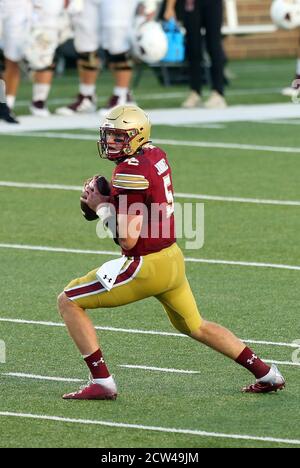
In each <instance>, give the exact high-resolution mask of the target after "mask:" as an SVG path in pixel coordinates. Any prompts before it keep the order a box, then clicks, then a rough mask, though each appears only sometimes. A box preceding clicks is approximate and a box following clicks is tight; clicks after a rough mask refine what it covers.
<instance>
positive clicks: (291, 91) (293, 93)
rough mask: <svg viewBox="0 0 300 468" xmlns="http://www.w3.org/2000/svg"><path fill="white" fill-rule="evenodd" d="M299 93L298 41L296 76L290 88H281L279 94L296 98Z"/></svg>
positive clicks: (299, 50)
mask: <svg viewBox="0 0 300 468" xmlns="http://www.w3.org/2000/svg"><path fill="white" fill-rule="evenodd" d="M299 92H300V41H299V47H298V58H297V60H296V74H295V78H294V80H293V81H292V82H291V84H290V86H287V87H286V88H283V90H282V91H281V94H282V95H283V96H288V97H298V96H299Z"/></svg>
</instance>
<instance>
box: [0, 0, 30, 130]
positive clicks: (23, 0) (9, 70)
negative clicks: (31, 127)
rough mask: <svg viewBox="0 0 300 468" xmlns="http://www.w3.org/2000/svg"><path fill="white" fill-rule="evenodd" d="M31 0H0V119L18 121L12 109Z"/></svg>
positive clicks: (28, 23)
mask: <svg viewBox="0 0 300 468" xmlns="http://www.w3.org/2000/svg"><path fill="white" fill-rule="evenodd" d="M30 19H31V0H0V39H1V42H2V46H3V52H4V57H5V71H4V74H3V78H4V81H5V84H6V102H5V103H2V105H1V107H0V120H4V121H5V122H8V123H13V124H15V123H18V120H17V119H16V117H15V115H14V113H13V109H14V106H15V101H16V96H17V92H18V88H19V84H20V77H21V72H20V67H19V62H20V61H21V60H22V59H23V57H24V44H25V40H26V37H27V34H28V31H29V27H30Z"/></svg>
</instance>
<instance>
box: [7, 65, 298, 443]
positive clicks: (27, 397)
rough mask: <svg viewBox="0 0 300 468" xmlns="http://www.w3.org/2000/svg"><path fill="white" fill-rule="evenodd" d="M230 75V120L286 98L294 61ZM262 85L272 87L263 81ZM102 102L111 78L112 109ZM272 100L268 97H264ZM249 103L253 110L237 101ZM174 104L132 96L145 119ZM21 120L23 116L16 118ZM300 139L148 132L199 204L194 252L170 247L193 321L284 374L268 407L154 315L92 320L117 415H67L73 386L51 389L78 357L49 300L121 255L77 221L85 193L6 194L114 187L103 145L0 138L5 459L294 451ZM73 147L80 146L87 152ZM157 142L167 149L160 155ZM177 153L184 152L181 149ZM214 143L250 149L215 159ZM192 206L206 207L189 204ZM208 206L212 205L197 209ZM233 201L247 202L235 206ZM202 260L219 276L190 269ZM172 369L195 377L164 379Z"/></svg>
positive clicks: (107, 405) (171, 129) (83, 406)
mask: <svg viewBox="0 0 300 468" xmlns="http://www.w3.org/2000/svg"><path fill="white" fill-rule="evenodd" d="M231 67H232V70H233V71H234V72H235V73H236V74H237V77H238V78H237V79H236V80H235V81H234V82H233V83H232V87H231V88H230V90H231V91H234V90H235V91H236V94H234V93H233V92H232V93H231V94H230V92H229V97H228V100H229V102H230V103H231V104H238V103H267V102H284V100H286V99H285V98H282V97H281V96H280V95H279V94H278V93H277V92H275V91H274V90H275V89H277V88H280V87H281V86H284V85H287V84H288V82H287V83H286V80H289V77H290V76H292V74H293V62H292V61H283V60H282V61H279V60H276V61H272V62H270V63H267V62H259V61H257V62H246V63H243V64H242V63H239V62H237V63H233V64H232V66H231ZM267 70H269V71H267ZM270 70H273V71H274V73H271V76H270ZM258 71H259V72H258ZM70 83H71V84H73V85H75V83H76V78H75V77H72V76H68V77H66V78H61V79H59V80H58V81H57V83H56V84H55V86H56V87H55V89H54V91H53V92H54V94H55V97H57V98H59V99H60V98H64V99H65V98H67V97H69V96H72V94H74V93H73V91H74V86H73V88H72V86H69V85H70ZM109 87H110V83H109V77H108V76H105V80H104V84H103V88H105V92H106V94H107V93H108V90H109ZM268 87H269V88H270V89H271V91H270V92H269V93H268V92H266V93H260V92H259V91H258V90H262V89H267V88H268ZM99 89H100V87H99ZM247 89H248V90H249V89H252V90H253V94H250V93H249V94H247V92H246V91H247ZM29 90H30V89H29V84H28V83H27V84H26V83H25V84H24V85H23V87H22V89H21V99H23V100H27V101H28V99H29ZM230 90H229V91H230ZM255 90H256V91H257V93H255ZM272 90H273V91H272ZM184 91H185V88H184V87H174V89H173V87H172V88H170V89H167V90H165V89H162V88H161V87H160V86H159V85H158V84H157V82H156V81H155V79H154V78H153V76H152V75H151V73H149V72H147V73H146V74H145V76H144V77H143V78H142V80H141V83H140V86H139V88H138V90H137V91H136V94H137V95H140V96H144V97H143V98H141V99H139V103H140V104H141V105H143V106H146V107H149V108H150V107H157V108H158V107H176V106H178V105H179V103H180V102H181V100H182V98H180V97H177V98H170V99H167V97H166V96H165V99H157V100H151V102H150V101H149V100H148V99H147V97H146V94H147V93H150V92H151V93H162V94H163V93H166V95H167V94H168V93H171V92H178V93H183V94H182V95H184ZM239 91H240V94H239ZM242 91H244V94H243V93H242ZM99 95H100V94H99ZM25 109H26V107H25V106H24V107H23V108H22V107H20V108H19V110H20V112H22V111H23V112H24V111H25ZM274 118H280V116H274ZM258 120H259V116H258ZM170 124H172V122H170ZM299 125H300V120H299V121H293V122H289V121H286V122H282V123H281V124H274V123H268V122H266V123H260V122H256V123H253V122H252V123H249V122H244V123H230V124H222V125H221V126H220V128H207V126H199V127H176V126H172V125H170V126H156V127H154V128H153V133H152V136H153V140H154V142H155V141H156V140H159V141H160V142H161V143H160V146H161V147H162V148H163V149H164V150H166V151H167V152H168V155H169V159H170V162H171V164H172V166H173V178H174V185H175V191H176V192H177V194H181V195H179V196H178V198H177V199H176V200H177V201H178V202H182V203H183V202H190V203H191V202H193V203H195V202H196V201H200V202H201V201H203V202H204V203H205V244H204V247H203V248H202V249H201V250H188V249H186V248H185V239H180V240H179V244H180V245H181V247H182V248H183V249H184V254H185V257H186V259H187V263H186V267H187V275H188V278H189V280H190V283H191V286H192V289H193V291H194V293H195V296H196V299H197V302H198V303H199V307H200V309H201V311H202V314H203V316H204V317H205V318H207V319H208V320H212V321H217V322H219V323H221V324H223V325H224V326H227V327H229V328H230V329H232V330H233V331H234V332H235V333H236V334H237V335H238V336H239V337H241V338H243V339H245V340H248V341H249V343H250V344H249V346H251V347H253V348H254V349H255V351H256V352H257V353H258V354H259V355H260V356H261V357H263V358H265V359H266V360H268V361H275V362H281V364H278V366H279V367H280V369H281V371H282V373H283V374H284V375H285V377H286V379H287V388H286V389H285V390H284V391H283V392H280V393H278V394H269V395H245V394H242V393H240V388H241V387H242V386H243V385H244V384H248V383H250V382H251V381H252V380H253V379H252V376H251V375H249V374H248V373H247V372H246V371H245V370H243V369H242V368H240V367H238V366H236V365H234V364H233V363H231V362H230V361H229V360H227V359H225V358H224V357H223V356H220V355H218V354H216V353H214V352H213V351H211V350H209V349H206V348H205V347H204V346H200V345H199V344H198V343H195V342H192V341H191V340H189V339H188V338H186V337H182V336H179V335H173V334H174V333H176V331H175V330H174V329H172V327H171V325H170V324H169V322H168V319H167V317H166V316H165V314H164V312H163V309H162V308H161V306H160V305H159V303H157V302H156V301H155V300H154V299H149V300H146V301H143V302H140V303H138V304H134V305H132V306H126V307H121V308H118V309H116V310H101V311H98V312H97V311H95V312H93V313H91V317H92V318H93V320H94V323H95V324H96V325H97V326H98V327H104V328H105V327H109V328H110V329H107V328H106V329H104V330H102V331H101V330H100V329H99V332H98V333H99V336H100V340H101V344H102V347H103V350H104V354H105V357H106V361H107V362H108V364H109V367H110V370H111V372H112V373H113V374H114V376H115V378H116V381H117V383H118V387H119V397H118V399H117V400H116V401H115V402H76V401H69V402H66V401H63V400H62V399H61V395H62V394H63V393H65V392H66V391H71V390H73V389H74V390H75V389H77V388H78V386H79V385H80V384H81V382H72V381H70V382H68V381H59V380H58V381H55V380H47V379H46V377H51V378H64V379H80V380H83V383H84V380H85V379H86V378H87V371H86V367H85V366H84V364H83V363H82V360H81V358H80V356H79V353H78V351H76V349H75V347H74V345H73V344H72V342H71V341H70V339H69V337H68V335H67V332H66V330H65V328H64V327H62V326H59V324H60V325H62V322H61V319H60V317H59V316H58V314H57V312H56V296H57V294H58V293H59V292H60V291H61V290H62V288H63V287H64V286H65V285H66V283H68V282H69V281H70V280H71V279H72V278H73V277H77V276H79V275H82V274H84V273H86V272H87V271H89V270H90V269H92V268H96V267H97V266H98V265H99V266H100V265H101V263H102V262H104V261H105V260H108V259H110V258H112V257H111V256H110V255H108V254H107V253H105V252H107V251H117V247H116V246H115V244H113V243H111V242H110V241H109V240H99V239H98V238H97V236H96V233H95V224H93V223H87V222H86V221H84V219H83V218H82V217H81V214H80V211H79V191H76V190H68V187H65V189H64V190H62V189H61V188H59V187H57V188H56V189H46V188H29V187H28V186H26V185H25V186H24V187H21V188H18V187H13V186H9V187H7V186H4V184H3V182H9V183H17V182H18V183H24V184H30V183H40V184H60V185H65V186H80V185H81V184H82V182H83V180H84V179H86V178H87V177H89V176H91V175H93V174H95V173H99V172H100V173H103V174H104V175H106V176H107V177H108V176H109V175H110V171H111V170H112V167H111V165H110V163H108V162H104V161H101V160H100V159H99V158H98V157H97V151H96V145H95V141H96V139H97V131H96V129H90V130H76V131H68V132H66V131H64V132H63V133H64V134H65V133H68V134H70V135H72V134H74V135H75V136H76V138H77V139H76V140H75V139H74V140H72V139H64V138H59V136H62V135H60V132H59V131H51V132H47V133H48V138H46V137H45V135H44V134H43V133H44V132H41V133H40V135H39V136H35V137H29V136H15V135H14V136H5V135H1V134H0V197H1V224H0V259H1V260H0V271H1V282H2V288H1V291H2V296H1V306H0V340H4V341H5V344H6V351H7V360H6V364H0V382H1V399H0V433H1V437H0V446H1V447H109V448H112V447H153V448H155V447H159V448H169V447H174V448H175V447H178V448H180V447H185V448H199V447H294V446H297V445H299V444H300V427H299V416H300V413H299V397H300V390H299V389H300V386H299V375H300V374H299V372H300V368H299V365H300V364H299V362H298V363H297V362H293V357H292V353H294V358H295V354H296V357H297V354H299V353H297V349H295V348H293V347H292V346H291V345H290V344H291V343H292V342H293V341H294V340H297V339H298V340H300V328H299V318H298V317H299V312H298V308H299V274H300V271H299V270H300V249H299V230H300V221H299V219H300V217H299V213H300V194H299V173H300V136H299ZM49 133H50V135H49ZM81 135H83V136H90V140H83V139H82V140H81V139H80V138H81V137H80V136H81ZM49 136H50V138H49ZM167 139H168V140H172V141H173V143H172V144H164V143H163V140H167ZM182 141H189V142H190V143H191V144H190V146H187V145H185V146H183V145H182V144H181V142H182ZM197 142H207V146H206V147H202V148H201V147H197V146H195V143H197ZM214 142H218V143H224V144H228V143H231V144H236V145H249V148H248V149H243V148H238V147H235V148H228V147H227V148H225V147H224V148H212V147H210V146H209V143H214ZM193 144H194V145H193ZM258 147H268V149H266V148H265V149H263V148H258ZM288 148H290V150H288ZM293 148H294V149H295V151H292V149H293ZM281 149H282V150H281ZM298 149H299V152H298V153H297V150H298ZM1 183H2V186H1ZM11 185H13V184H11ZM182 194H184V195H182ZM199 194H200V195H202V198H201V197H200V198H199V199H195V198H193V196H194V195H199ZM212 196H217V197H220V199H219V200H208V199H206V197H207V198H209V197H212ZM229 197H230V198H231V201H230V200H229V199H228V198H229ZM232 198H233V200H232ZM240 198H243V199H248V201H247V200H246V201H245V200H244V201H243V202H242V201H238V200H237V199H240ZM285 203H286V204H285ZM26 246H27V247H26ZM28 246H31V247H32V248H34V249H35V250H29V247H28ZM45 248H52V250H50V249H48V250H45ZM59 248H61V249H63V250H64V251H58V249H59ZM42 249H44V250H42ZM68 249H73V250H74V251H76V250H77V251H78V250H79V249H80V250H81V251H92V252H90V253H87V252H85V253H79V252H73V253H72V252H70V251H68ZM93 251H95V252H94V253H93ZM96 251H103V254H97V253H96ZM200 259H201V260H206V261H208V260H214V261H215V262H214V263H211V264H210V263H202V262H199V261H197V260H200ZM191 260H193V261H191ZM218 261H224V264H219V263H217V262H218ZM230 261H232V262H242V265H236V264H233V265H231V264H229V263H228V262H230ZM253 263H254V265H253ZM263 264H268V266H264V265H263ZM284 266H287V268H284ZM295 267H296V268H295ZM297 267H298V269H297ZM25 321H28V322H29V323H25ZM55 325H58V326H55ZM141 331H155V332H157V333H156V334H145V333H141ZM162 332H165V333H167V334H163V333H162ZM168 333H169V335H168ZM256 341H258V342H259V343H255V342H256ZM294 361H295V359H294ZM299 361H300V359H299ZM297 364H298V365H297ZM122 366H146V367H148V368H149V367H155V368H159V369H158V370H150V369H141V368H139V367H129V368H128V367H122ZM163 369H164V370H166V369H169V372H166V371H163ZM174 369H175V370H179V371H180V370H184V371H194V372H195V373H182V372H181V373H180V372H177V373H174V372H170V370H174ZM20 373H22V374H23V376H22V377H21V376H20V375H18V374H20ZM7 374H10V375H7ZM30 376H31V377H32V378H29V377H30ZM7 413H8V414H7ZM53 417H56V418H58V419H51V418H53ZM91 421H92V422H94V423H96V425H95V424H92V422H91ZM105 423H107V424H106V425H105ZM122 425H123V426H122ZM132 425H136V427H132ZM155 428H156V429H155ZM157 428H163V429H162V430H158V429H157ZM184 431H187V432H186V433H184ZM203 431H204V432H208V433H210V434H204V433H203ZM222 434H223V435H222ZM224 434H226V435H228V438H226V437H224ZM244 436H245V437H244ZM260 438H267V439H266V440H261V439H260Z"/></svg>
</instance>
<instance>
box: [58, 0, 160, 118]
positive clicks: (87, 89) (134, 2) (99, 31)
mask: <svg viewBox="0 0 300 468" xmlns="http://www.w3.org/2000/svg"><path fill="white" fill-rule="evenodd" d="M140 4H143V6H144V7H145V10H146V13H147V14H151V10H153V11H154V10H155V9H156V4H157V0H145V1H144V2H141V1H139V0H126V2H125V1H124V0H83V10H82V12H80V13H77V14H74V15H72V24H73V27H74V36H75V49H76V51H77V53H78V55H79V59H78V72H79V81H80V83H79V93H78V96H77V98H76V100H75V102H73V103H72V104H70V105H69V106H68V107H60V108H58V109H57V110H56V112H57V113H58V114H60V115H73V114H75V113H90V112H95V111H96V108H97V106H96V81H97V77H98V74H99V69H100V59H99V57H98V54H97V51H98V49H99V47H100V46H101V48H102V49H104V50H105V52H106V54H107V60H108V63H109V68H110V70H111V72H112V74H113V78H114V88H113V93H112V96H111V97H110V99H109V100H108V103H107V105H106V108H111V107H114V106H115V105H118V104H126V103H130V102H132V98H131V95H130V89H129V88H130V82H131V78H132V68H133V64H132V60H131V56H130V49H131V35H132V28H133V23H134V19H135V15H136V11H137V8H138V6H139V5H140Z"/></svg>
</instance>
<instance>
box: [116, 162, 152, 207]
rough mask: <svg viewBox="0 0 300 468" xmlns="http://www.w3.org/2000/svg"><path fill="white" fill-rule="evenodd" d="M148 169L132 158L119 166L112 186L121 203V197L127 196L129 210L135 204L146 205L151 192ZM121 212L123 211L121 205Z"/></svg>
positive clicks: (142, 163) (143, 163)
mask: <svg viewBox="0 0 300 468" xmlns="http://www.w3.org/2000/svg"><path fill="white" fill-rule="evenodd" d="M148 172H149V170H148V167H147V165H146V164H145V162H140V161H139V160H136V159H133V158H131V159H130V160H126V161H124V162H123V163H121V164H119V165H118V166H117V167H116V169H115V171H114V174H113V177H112V181H111V186H112V193H113V195H114V197H117V198H118V199H119V200H118V201H119V202H120V197H121V196H122V195H126V197H127V208H129V207H130V206H131V205H132V204H134V203H145V201H146V199H147V197H148V194H149V190H150V178H149V176H148ZM118 205H119V212H122V213H123V212H124V209H123V210H122V209H121V205H122V204H120V203H118Z"/></svg>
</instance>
